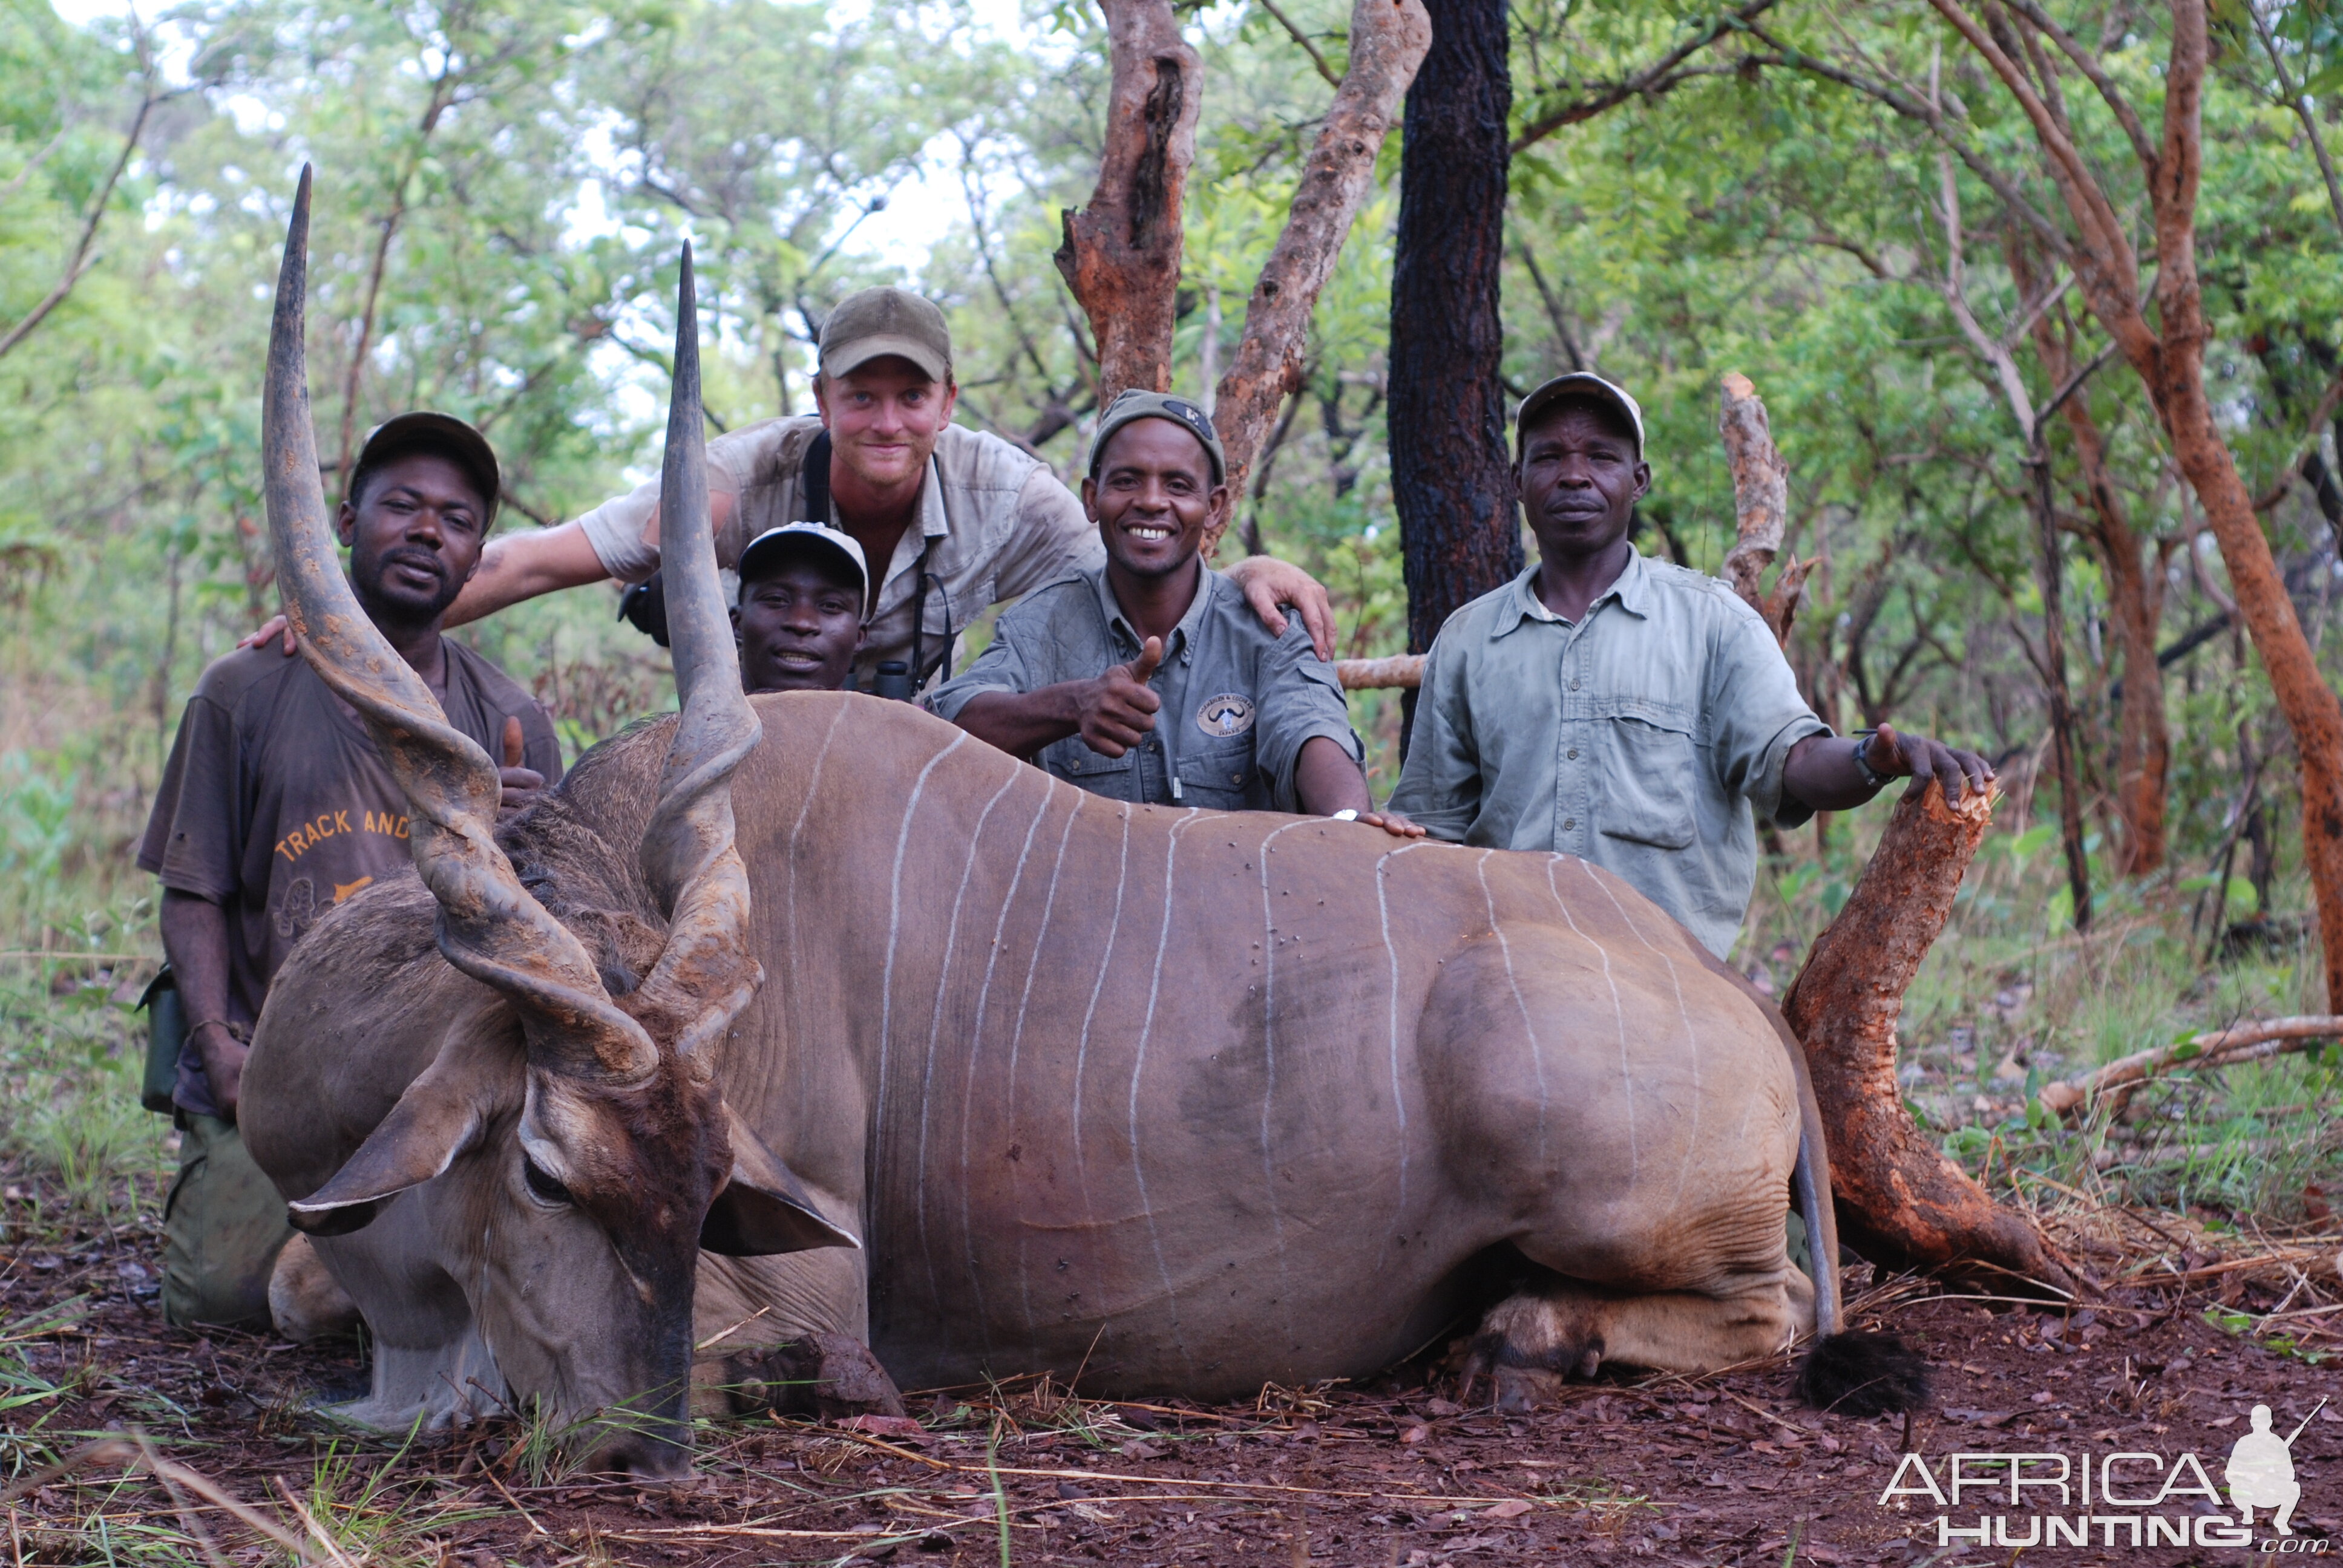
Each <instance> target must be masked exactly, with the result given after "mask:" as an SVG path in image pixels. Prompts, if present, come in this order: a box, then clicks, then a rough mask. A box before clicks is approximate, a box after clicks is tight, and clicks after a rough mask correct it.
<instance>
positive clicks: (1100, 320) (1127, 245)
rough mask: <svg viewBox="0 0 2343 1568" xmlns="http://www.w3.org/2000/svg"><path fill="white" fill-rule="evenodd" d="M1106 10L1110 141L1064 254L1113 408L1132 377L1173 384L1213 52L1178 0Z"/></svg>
mask: <svg viewBox="0 0 2343 1568" xmlns="http://www.w3.org/2000/svg"><path fill="white" fill-rule="evenodd" d="M1100 9H1101V10H1102V11H1104V12H1105V13H1106V28H1107V47H1108V50H1109V53H1110V55H1111V62H1112V69H1111V79H1110V85H1109V89H1108V99H1107V116H1106V152H1105V156H1103V157H1102V158H1101V160H1100V164H1099V179H1098V186H1097V188H1096V189H1094V190H1093V191H1092V192H1091V199H1090V204H1089V205H1088V206H1084V207H1082V208H1081V210H1080V211H1074V210H1071V209H1069V210H1068V211H1067V212H1066V213H1065V214H1064V215H1063V222H1064V232H1065V243H1064V244H1062V245H1061V246H1059V247H1058V252H1057V255H1056V256H1055V257H1054V259H1055V260H1056V262H1057V264H1058V270H1059V272H1060V273H1061V274H1063V275H1064V276H1065V279H1066V286H1068V287H1069V288H1071V289H1072V290H1073V293H1074V298H1075V300H1076V301H1077V302H1078V303H1080V304H1081V307H1082V312H1083V314H1084V315H1086V316H1088V317H1090V323H1091V337H1092V338H1093V339H1094V340H1095V341H1096V343H1097V345H1098V381H1099V385H1098V402H1099V407H1101V408H1103V407H1106V405H1107V403H1108V402H1109V401H1110V400H1111V399H1112V398H1113V397H1114V395H1115V394H1116V393H1118V392H1121V391H1122V390H1123V389H1124V388H1125V387H1146V388H1147V389H1149V390H1150V391H1155V392H1165V391H1169V390H1170V389H1171V387H1172V325H1173V319H1174V314H1175V309H1176V296H1177V295H1178V293H1179V284H1180V249H1181V244H1182V233H1183V230H1182V226H1181V219H1180V203H1181V199H1182V196H1184V195H1185V193H1186V191H1187V188H1188V169H1189V166H1191V165H1192V164H1193V163H1194V162H1195V161H1196V116H1197V114H1198V112H1199V111H1200V110H1201V109H1202V107H1203V91H1202V88H1203V63H1202V61H1201V60H1199V59H1198V58H1197V56H1196V51H1195V50H1194V49H1192V48H1191V47H1189V45H1188V41H1187V40H1186V39H1185V38H1183V37H1182V36H1181V35H1180V18H1179V15H1177V14H1176V13H1175V12H1174V11H1173V10H1172V0H1100Z"/></svg>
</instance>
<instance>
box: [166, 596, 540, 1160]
mask: <svg viewBox="0 0 2343 1568" xmlns="http://www.w3.org/2000/svg"><path fill="white" fill-rule="evenodd" d="M442 646H443V648H445V649H446V660H447V691H446V692H445V693H444V694H442V696H441V706H442V707H443V708H444V709H446V710H447V721H448V722H449V723H450V724H452V725H454V726H455V727H456V728H457V729H460V730H462V731H463V732H464V733H465V734H467V735H468V736H470V737H471V738H472V739H474V740H477V741H478V742H479V743H480V745H481V747H482V748H484V749H486V750H487V751H488V755H489V756H490V757H491V758H494V759H498V760H502V758H503V746H504V730H505V720H506V719H508V718H515V719H519V720H520V725H521V735H522V738H523V740H524V747H523V760H524V762H525V763H526V765H527V766H528V767H530V768H533V769H537V771H538V772H539V773H542V774H544V775H545V779H546V783H547V785H548V787H549V786H550V785H551V784H552V783H553V782H554V780H556V779H558V778H559V777H560V776H561V746H560V742H559V741H558V740H557V739H555V737H554V733H553V721H552V720H551V719H548V717H547V716H546V713H545V709H542V708H540V707H538V704H537V700H536V699H534V698H532V697H530V696H529V694H528V692H526V691H524V690H522V689H521V688H520V687H519V686H518V685H516V684H515V683H514V682H513V681H512V680H511V679H510V678H508V677H507V676H506V675H505V673H504V672H503V671H502V670H500V669H498V668H497V667H496V666H494V665H492V664H490V663H489V662H488V660H487V659H485V658H481V657H480V656H479V655H478V654H477V653H474V652H473V651H472V650H471V649H469V648H466V647H464V646H463V645H462V644H461V643H458V642H455V641H453V640H449V641H446V642H444V643H443V644H442ZM138 865H139V868H140V869H142V870H146V871H151V872H154V873H155V874H156V875H157V876H159V877H160V878H162V879H163V885H164V886H165V887H166V888H168V889H170V890H173V891H175V892H181V893H193V894H195V895H196V897H198V898H202V899H208V900H212V901H213V902H215V903H217V904H218V905H220V907H221V908H222V909H223V910H226V913H227V930H228V1001H227V1006H228V1017H227V1020H226V1021H227V1022H229V1023H231V1024H243V1025H249V1024H250V1023H251V1022H252V1021H253V1020H255V1019H256V1018H258V1017H259V1016H260V1003H261V999H262V998H263V997H265V996H266V994H267V992H268V982H269V981H270V980H272V979H273V978H274V977H275V976H276V973H277V968H278V966H280V965H281V964H283V963H284V961H285V960H286V957H287V954H289V953H291V952H292V950H293V945H294V944H295V943H296V942H297V941H299V940H301V933H302V932H304V931H306V930H308V929H309V926H310V923H311V922H312V921H314V920H316V919H317V917H318V916H319V915H320V914H323V913H324V912H325V911H326V910H328V909H331V908H332V907H333V906H334V905H336V904H338V903H340V902H341V901H342V900H344V899H347V898H348V897H349V896H350V895H351V894H353V893H355V892H357V890H359V889H360V888H363V887H367V886H368V885H369V884H371V883H373V882H376V881H379V880H381V879H384V878H387V877H393V876H402V875H410V874H412V873H413V871H414V867H415V862H414V859H413V852H412V850H411V849H409V847H408V844H407V798H406V797H405V796H403V795H401V794H400V793H399V789H398V785H397V782H396V781H395V780H394V779H392V778H391V776H390V770H389V769H387V768H386V767H384V766H383V761H382V757H381V754H380V753H378V752H377V750H376V749H375V745H374V739H373V738H372V737H371V736H369V735H368V734H367V730H366V727H365V725H364V724H362V723H361V722H360V721H359V719H358V717H357V713H356V712H355V711H354V710H352V709H350V708H349V707H348V706H347V705H346V704H345V703H344V702H343V701H342V699H340V698H338V697H336V696H335V695H334V693H333V691H332V689H330V688H328V687H327V685H326V683H325V681H324V680H322V679H321V678H318V676H317V672H316V671H315V670H312V669H311V668H309V666H308V663H307V661H306V660H304V659H299V658H286V657H285V656H284V654H283V653H282V652H280V651H279V650H278V648H277V644H276V642H275V640H274V639H272V640H270V641H269V642H268V643H266V645H264V646H262V647H260V648H246V649H242V650H240V651H238V652H236V653H231V654H229V655H228V656H227V657H226V658H221V659H217V660H215V661H214V662H213V664H212V666H211V668H208V669H206V670H205V671H204V674H203V678H202V679H200V680H198V681H197V682H196V694H195V696H194V697H192V698H190V699H188V701H187V711H186V716H185V717H183V718H182V719H180V720H179V737H178V739H177V740H176V742H175V743H174V744H173V746H172V748H171V761H170V766H169V767H168V768H166V769H165V770H164V773H163V785H162V788H161V789H157V790H156V793H155V810H154V814H153V815H152V816H150V817H149V818H148V819H147V821H146V839H144V840H143V841H142V842H141V843H140V845H139V848H138ZM174 1098H175V1099H176V1101H178V1103H179V1104H180V1106H181V1107H182V1108H184V1109H186V1110H187V1111H194V1112H196V1113H197V1114H200V1115H206V1116H211V1115H216V1114H218V1112H217V1110H216V1106H215V1105H214V1103H213V1101H212V1097H211V1086H210V1085H209V1084H208V1083H207V1082H206V1081H205V1079H204V1071H203V1066H202V1063H201V1061H200V1060H198V1059H197V1057H196V1052H195V1049H194V1046H193V1043H192V1042H190V1044H189V1045H188V1046H187V1047H186V1049H185V1050H182V1051H181V1052H180V1057H179V1084H178V1089H177V1091H176V1094H175V1095H174Z"/></svg>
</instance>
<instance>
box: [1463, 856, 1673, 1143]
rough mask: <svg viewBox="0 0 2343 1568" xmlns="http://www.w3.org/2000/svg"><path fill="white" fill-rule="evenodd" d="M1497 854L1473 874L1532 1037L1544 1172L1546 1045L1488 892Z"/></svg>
mask: <svg viewBox="0 0 2343 1568" xmlns="http://www.w3.org/2000/svg"><path fill="white" fill-rule="evenodd" d="M1496 852H1497V851H1495V850H1494V849H1483V850H1482V851H1481V858H1480V859H1477V860H1475V861H1473V875H1474V876H1476V877H1478V878H1480V879H1481V898H1482V900H1483V902H1484V903H1486V904H1487V905H1488V906H1489V934H1490V935H1491V936H1493V937H1495V938H1496V939H1497V951H1498V952H1499V953H1500V954H1502V955H1503V958H1504V960H1505V983H1506V984H1507V985H1508V986H1511V987H1512V988H1513V1006H1514V1007H1516V1008H1518V1009H1520V1010H1521V1015H1522V1032H1523V1033H1524V1034H1526V1035H1528V1036H1529V1042H1530V1068H1531V1070H1532V1071H1534V1073H1535V1074H1536V1076H1537V1091H1538V1155H1537V1157H1538V1169H1539V1170H1541V1171H1543V1170H1544V1169H1545V1163H1546V1160H1545V1116H1546V1090H1545V1046H1544V1042H1542V1041H1541V1040H1539V1039H1538V1032H1537V1022H1536V1020H1534V1019H1532V1018H1531V1017H1530V1004H1529V1002H1528V1000H1526V999H1524V998H1523V995H1522V981H1521V977H1520V976H1518V975H1516V974H1515V973H1514V972H1513V943H1512V942H1510V941H1507V940H1505V928H1504V924H1503V921H1501V920H1498V919H1497V895H1496V894H1495V893H1493V892H1492V891H1490V890H1489V857H1490V856H1492V855H1493V854H1495V853H1496ZM1613 994H1614V996H1615V995H1616V994H1617V993H1616V992H1614V993H1613ZM1634 1146H1635V1140H1634V1134H1633V1133H1632V1132H1631V1133H1629V1134H1628V1138H1627V1147H1628V1149H1629V1150H1630V1151H1633V1150H1634Z"/></svg>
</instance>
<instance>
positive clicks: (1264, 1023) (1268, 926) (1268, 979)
mask: <svg viewBox="0 0 2343 1568" xmlns="http://www.w3.org/2000/svg"><path fill="white" fill-rule="evenodd" d="M1320 825H1321V824H1320V823H1319V822H1318V819H1316V818H1312V817H1297V818H1295V819H1293V820H1292V821H1291V822H1288V823H1287V824H1286V825H1285V826H1284V827H1282V828H1279V829H1274V830H1273V831H1272V832H1271V833H1270V834H1269V835H1268V836H1267V837H1265V838H1263V839H1262V841H1261V849H1260V852H1259V856H1258V858H1259V859H1260V861H1261V948H1262V959H1261V1054H1262V1090H1261V1190H1262V1193H1263V1195H1264V1196H1266V1197H1267V1198H1268V1200H1269V1234H1270V1241H1271V1244H1272V1245H1273V1246H1274V1247H1276V1249H1277V1303H1278V1305H1279V1307H1280V1308H1282V1312H1283V1317H1284V1321H1285V1343H1286V1348H1287V1349H1289V1350H1290V1349H1292V1345H1293V1285H1292V1280H1291V1278H1290V1277H1289V1276H1288V1274H1287V1272H1286V1267H1285V1214H1284V1211H1282V1210H1281V1209H1280V1208H1279V1207H1278V1204H1277V1161H1276V1158H1275V1156H1274V1155H1273V1154H1272V1151H1271V1150H1270V1147H1269V1119H1270V1111H1271V1109H1272V1106H1274V1105H1275V1103H1276V1101H1277V920H1276V917H1275V916H1274V915H1273V914H1272V911H1271V910H1270V907H1269V847H1270V846H1271V845H1272V844H1274V843H1276V842H1277V840H1278V839H1279V838H1280V837H1281V836H1282V835H1284V834H1287V833H1291V832H1292V831H1293V829H1296V828H1303V827H1316V826H1320Z"/></svg>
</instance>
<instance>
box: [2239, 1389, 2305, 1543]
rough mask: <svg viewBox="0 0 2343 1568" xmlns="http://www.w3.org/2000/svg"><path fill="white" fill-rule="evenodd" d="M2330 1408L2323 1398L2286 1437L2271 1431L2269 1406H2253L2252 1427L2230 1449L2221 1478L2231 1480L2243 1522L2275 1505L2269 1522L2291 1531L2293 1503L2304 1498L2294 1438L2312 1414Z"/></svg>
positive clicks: (2251, 1519)
mask: <svg viewBox="0 0 2343 1568" xmlns="http://www.w3.org/2000/svg"><path fill="white" fill-rule="evenodd" d="M2326 1408H2327V1402H2326V1401H2325V1400H2323V1399H2322V1400H2320V1401H2319V1402H2318V1404H2317V1405H2315V1406H2313V1407H2312V1409H2311V1412H2310V1415H2306V1416H2304V1417H2303V1418H2302V1419H2301V1421H2299V1422H2296V1423H2295V1428H2294V1430H2293V1431H2292V1432H2288V1433H2287V1434H2286V1435H2285V1436H2284V1437H2280V1436H2278V1434H2277V1433H2275V1432H2271V1431H2270V1408H2269V1406H2268V1405H2266V1404H2258V1405H2256V1406H2254V1412H2253V1417H2252V1420H2253V1430H2252V1431H2251V1432H2247V1433H2246V1434H2245V1435H2244V1436H2243V1437H2241V1438H2239V1439H2237V1446H2236V1447H2234V1448H2232V1449H2230V1450H2229V1462H2228V1463H2227V1465H2225V1466H2223V1467H2222V1470H2221V1479H2222V1480H2224V1481H2226V1482H2227V1483H2229V1501H2230V1502H2231V1503H2234V1504H2235V1505H2236V1506H2237V1520H2238V1523H2242V1524H2251V1523H2253V1522H2254V1510H2255V1509H2257V1508H2273V1509H2276V1510H2277V1511H2278V1512H2277V1513H2274V1514H2272V1515H2271V1516H2270V1525H2271V1527H2272V1528H2274V1529H2275V1530H2277V1532H2278V1533H2279V1534H2280V1535H2291V1534H2293V1533H2294V1528H2293V1526H2292V1525H2291V1524H2289V1523H2288V1521H2289V1520H2291V1519H2292V1518H2293V1517H2294V1505H2295V1504H2296V1503H2298V1502H2300V1501H2301V1499H2302V1483H2300V1482H2298V1481H2297V1480H2295V1478H2294V1440H2295V1439H2296V1438H2298V1437H2300V1436H2301V1435H2302V1429H2303V1428H2304V1427H2306V1426H2308V1425H2309V1424H2310V1417H2311V1416H2315V1415H2317V1414H2318V1412H2320V1411H2321V1410H2324V1409H2326Z"/></svg>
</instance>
